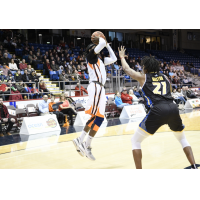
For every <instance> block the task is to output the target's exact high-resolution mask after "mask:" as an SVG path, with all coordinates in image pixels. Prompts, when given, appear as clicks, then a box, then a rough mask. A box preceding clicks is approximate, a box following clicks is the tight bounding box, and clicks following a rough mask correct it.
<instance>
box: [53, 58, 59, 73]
mask: <svg viewBox="0 0 200 200" xmlns="http://www.w3.org/2000/svg"><path fill="white" fill-rule="evenodd" d="M51 69H52V70H53V71H59V66H58V65H56V64H55V61H54V60H53V61H51Z"/></svg>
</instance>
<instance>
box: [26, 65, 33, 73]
mask: <svg viewBox="0 0 200 200" xmlns="http://www.w3.org/2000/svg"><path fill="white" fill-rule="evenodd" d="M33 71H34V69H31V65H28V67H27V72H28V74H31V73H32V72H33Z"/></svg>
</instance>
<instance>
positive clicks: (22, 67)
mask: <svg viewBox="0 0 200 200" xmlns="http://www.w3.org/2000/svg"><path fill="white" fill-rule="evenodd" d="M19 68H20V69H21V70H24V69H27V64H26V63H25V59H22V63H20V64H19Z"/></svg>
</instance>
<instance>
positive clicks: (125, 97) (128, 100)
mask: <svg viewBox="0 0 200 200" xmlns="http://www.w3.org/2000/svg"><path fill="white" fill-rule="evenodd" d="M121 99H122V102H123V103H128V104H132V99H133V97H131V96H130V95H128V94H127V89H126V88H125V87H124V88H123V90H122V93H121Z"/></svg>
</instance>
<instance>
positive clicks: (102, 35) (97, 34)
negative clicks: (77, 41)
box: [91, 31, 106, 45]
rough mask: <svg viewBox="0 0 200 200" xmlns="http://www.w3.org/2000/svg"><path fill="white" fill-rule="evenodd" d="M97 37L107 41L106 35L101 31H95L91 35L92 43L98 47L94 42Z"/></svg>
mask: <svg viewBox="0 0 200 200" xmlns="http://www.w3.org/2000/svg"><path fill="white" fill-rule="evenodd" d="M95 36H96V37H102V38H103V39H105V40H106V37H105V35H104V34H103V33H102V32H101V31H95V32H94V33H93V34H92V35H91V41H92V43H94V44H96V45H97V44H98V43H97V42H96V41H95V40H94V38H95Z"/></svg>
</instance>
